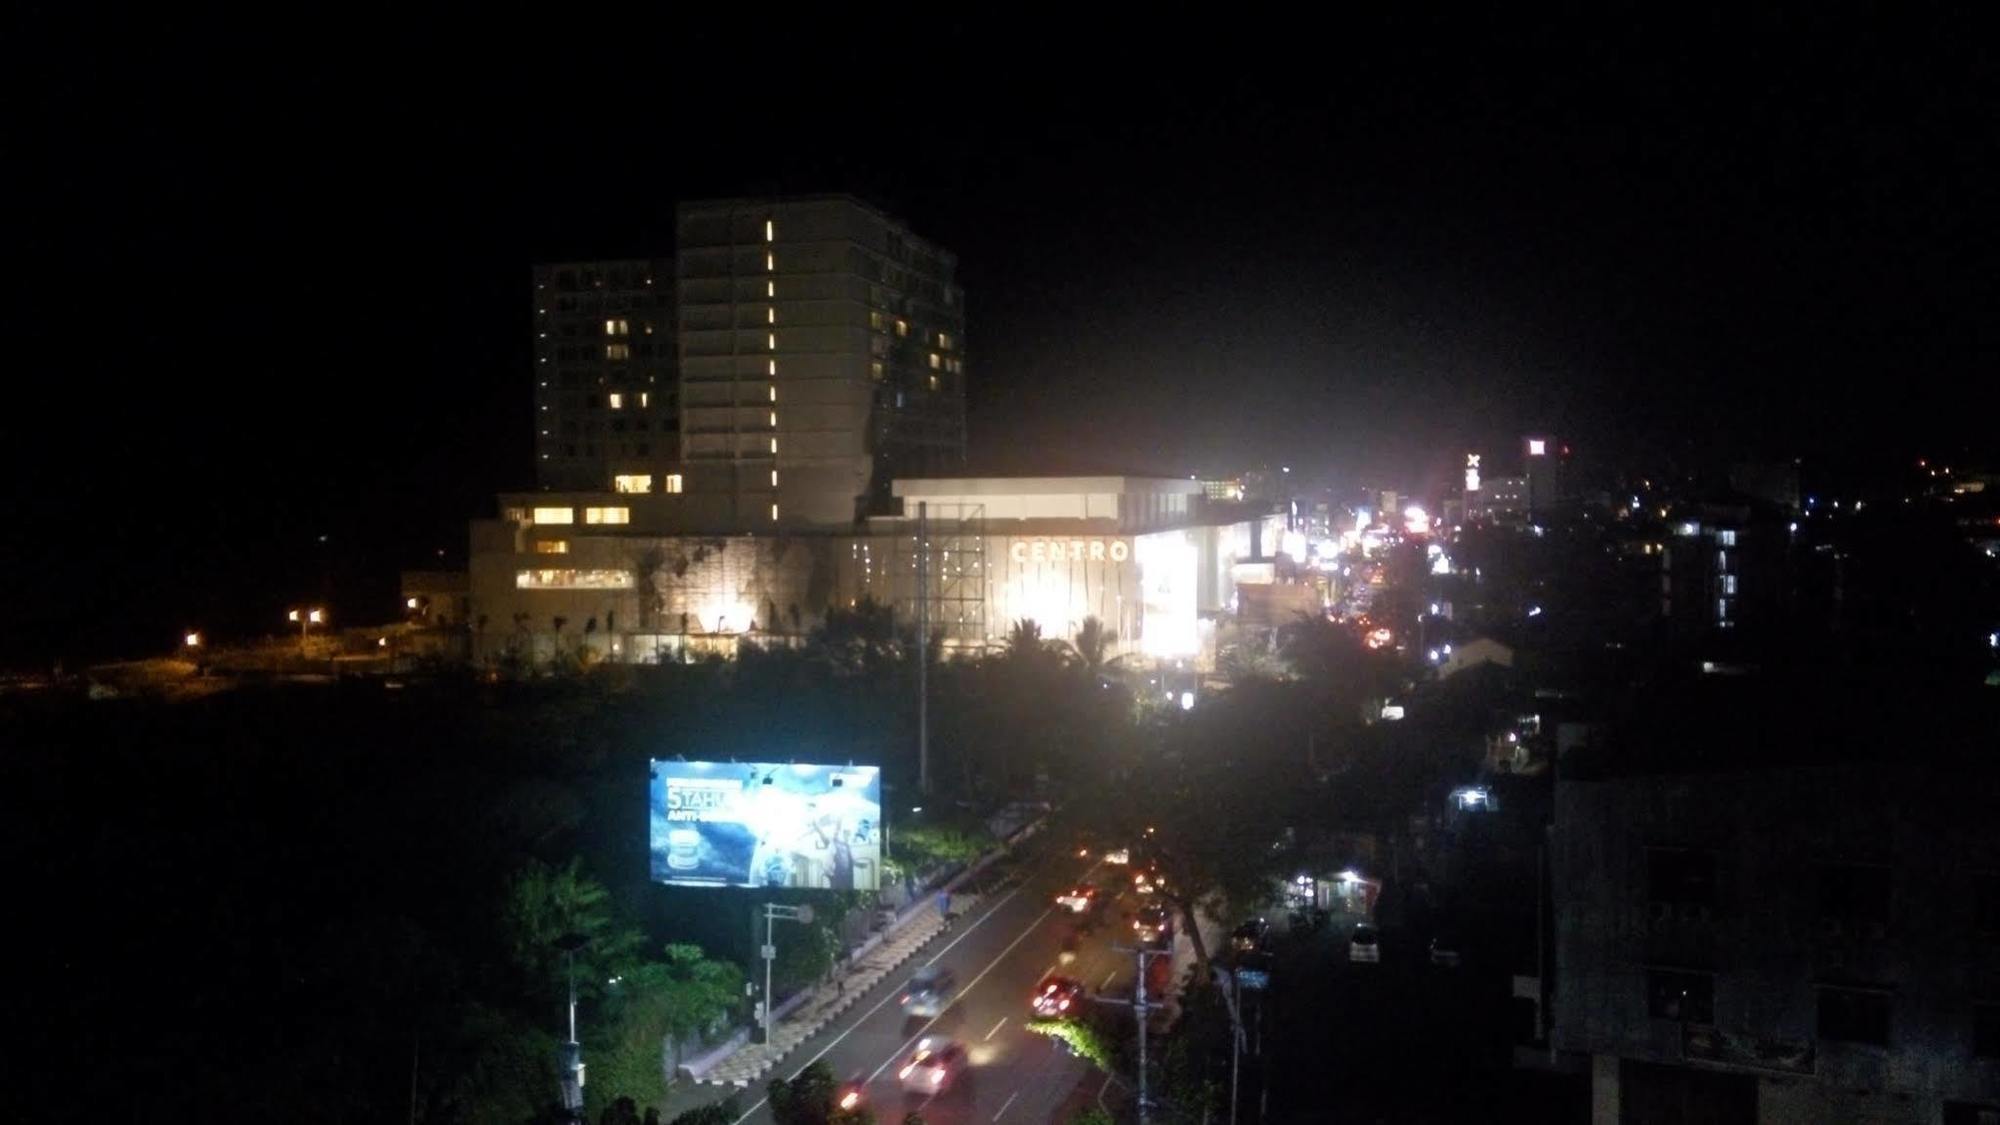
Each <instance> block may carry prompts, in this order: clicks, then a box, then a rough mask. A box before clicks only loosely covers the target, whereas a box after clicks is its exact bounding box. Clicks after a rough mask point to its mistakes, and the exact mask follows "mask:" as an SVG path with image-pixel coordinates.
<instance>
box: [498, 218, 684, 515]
mask: <svg viewBox="0 0 2000 1125" xmlns="http://www.w3.org/2000/svg"><path fill="white" fill-rule="evenodd" d="M534 287H535V288H534V294H533V297H534V318H533V324H534V333H535V339H534V345H535V347H534V380H535V388H534V391H535V395H534V403H535V415H534V429H535V435H534V437H535V442H534V449H535V483H536V485H537V486H538V487H541V488H546V489H583V490H588V489H602V490H605V491H611V490H613V489H620V488H622V489H633V488H636V487H638V485H640V484H641V483H645V482H661V481H665V480H666V479H668V477H669V476H670V475H671V474H672V473H674V472H676V471H677V465H678V462H679V460H680V445H679V443H680V420H679V412H678V405H679V394H680V388H679V385H678V380H677V378H676V376H675V363H674V265H673V263H672V262H671V261H667V260H664V259H654V258H640V259H630V260H624V261H605V262H569V263H564V264H560V265H547V266H536V267H535V270H534Z"/></svg>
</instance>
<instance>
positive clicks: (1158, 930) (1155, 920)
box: [1132, 906, 1174, 945]
mask: <svg viewBox="0 0 2000 1125" xmlns="http://www.w3.org/2000/svg"><path fill="white" fill-rule="evenodd" d="M1132 931H1133V932H1134V933H1136V934H1138V935H1139V940H1140V941H1143V942H1148V943H1152V944H1158V945H1164V944H1166V943H1167V942H1169V941H1172V940H1173V936H1174V920H1173V916H1172V915H1171V914H1168V913H1167V908H1166V907H1164V906H1144V907H1140V909H1139V913H1138V914H1137V915H1135V916H1134V917H1133V919H1132Z"/></svg>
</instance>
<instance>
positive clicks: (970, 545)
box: [895, 503, 987, 656]
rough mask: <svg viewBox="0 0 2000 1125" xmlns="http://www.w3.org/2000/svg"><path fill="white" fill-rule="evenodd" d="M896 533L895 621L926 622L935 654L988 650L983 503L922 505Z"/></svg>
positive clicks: (973, 652) (913, 624) (906, 622)
mask: <svg viewBox="0 0 2000 1125" xmlns="http://www.w3.org/2000/svg"><path fill="white" fill-rule="evenodd" d="M920 507H921V508H922V509H923V514H922V515H921V516H920V517H919V518H917V519H915V520H905V521H904V523H903V526H902V528H901V529H900V531H899V532H898V534H897V536H896V562H895V566H896V575H897V579H898V581H897V583H896V588H897V591H898V595H899V596H898V598H897V603H896V620H897V621H898V622H899V623H904V624H909V625H912V626H915V625H918V624H920V623H922V624H925V625H926V626H927V628H928V631H929V632H930V635H931V636H932V637H934V638H937V639H938V641H939V649H940V652H939V655H942V656H949V655H954V654H958V653H971V654H978V653H980V652H983V651H985V649H986V637H987V633H986V505H984V504H965V503H948V504H930V503H926V504H922V505H920Z"/></svg>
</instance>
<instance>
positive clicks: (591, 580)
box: [514, 570, 632, 590]
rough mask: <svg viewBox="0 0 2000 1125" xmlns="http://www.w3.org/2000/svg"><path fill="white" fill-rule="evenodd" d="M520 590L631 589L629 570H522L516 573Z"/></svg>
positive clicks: (515, 583) (515, 581) (516, 583)
mask: <svg viewBox="0 0 2000 1125" xmlns="http://www.w3.org/2000/svg"><path fill="white" fill-rule="evenodd" d="M514 587H515V589H519V590H629V589H631V588H632V572H631V571H629V570H520V571H516V572H515V573H514Z"/></svg>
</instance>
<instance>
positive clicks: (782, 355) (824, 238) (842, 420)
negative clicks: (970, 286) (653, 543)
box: [676, 196, 966, 530]
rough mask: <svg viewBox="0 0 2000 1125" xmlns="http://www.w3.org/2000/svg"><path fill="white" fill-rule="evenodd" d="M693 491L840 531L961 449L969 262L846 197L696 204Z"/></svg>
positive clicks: (734, 517) (683, 302)
mask: <svg viewBox="0 0 2000 1125" xmlns="http://www.w3.org/2000/svg"><path fill="white" fill-rule="evenodd" d="M676 241H677V254H678V257H677V258H676V269H677V278H678V286H679V298H678V299H679V305H678V323H677V334H676V335H677V342H678V355H679V370H680V380H681V388H680V389H681V405H682V418H681V434H682V441H681V451H682V455H683V457H684V458H685V460H686V468H685V470H684V471H685V476H686V482H685V483H686V487H687V488H688V489H689V490H690V491H693V492H695V493H698V494H701V495H704V496H718V497H725V498H727V501H728V502H727V505H726V510H727V511H728V513H729V523H730V526H731V527H733V528H736V529H741V530H754V529H758V528H760V527H805V526H819V527H832V526H841V525H851V524H853V523H854V522H855V521H856V519H858V518H859V517H861V516H863V515H867V514H871V513H877V512H884V511H888V510H890V508H891V503H890V496H889V491H888V489H889V482H890V480H892V479H893V478H895V477H897V476H923V475H930V474H937V473H943V472H951V471H954V470H956V469H957V468H958V467H959V466H960V465H961V464H962V463H963V461H964V457H965V379H966V370H965V296H964V293H963V291H961V290H960V289H959V288H958V285H957V282H956V280H955V275H956V271H957V260H956V258H955V257H954V256H953V255H951V254H950V253H949V252H947V251H945V250H943V249H941V248H939V247H937V246H935V245H933V244H931V243H929V242H926V241H924V240H923V239H920V238H918V237H917V236H915V235H914V234H912V233H911V232H910V231H909V230H908V228H906V227H904V226H903V225H902V224H900V223H898V222H896V221H895V220H894V219H891V218H889V217H888V216H886V215H884V214H882V213H881V212H879V211H876V210H875V209H873V208H871V207H869V206H867V205H866V204H863V203H861V202H860V201H858V200H855V199H853V198H850V197H847V196H823V197H809V198H799V199H781V200H751V199H734V200H716V201H708V202H700V203H686V204H682V205H681V207H680V210H679V214H678V219H677V223H676Z"/></svg>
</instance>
